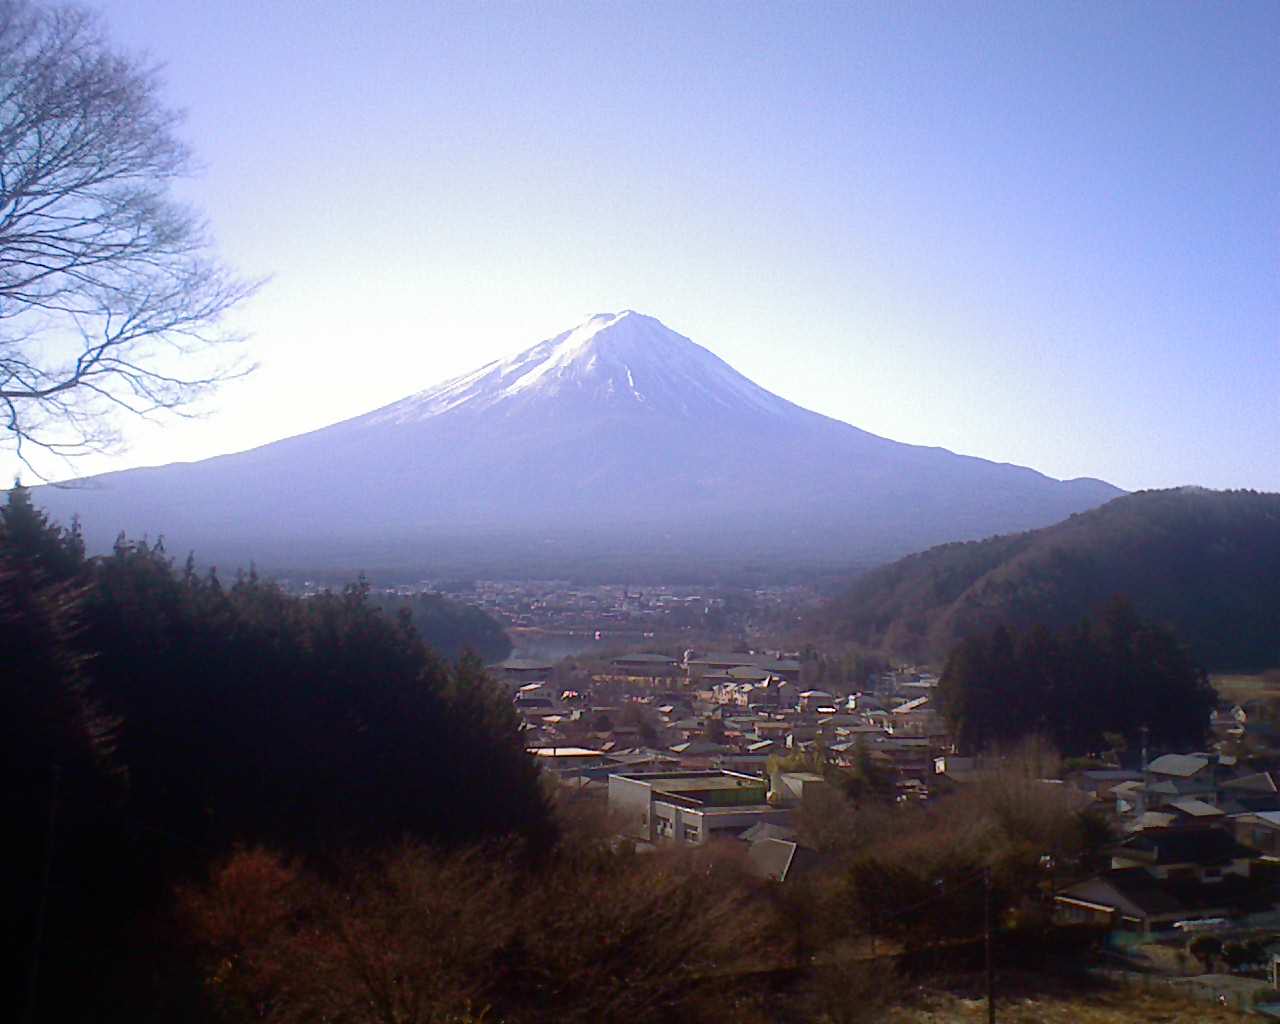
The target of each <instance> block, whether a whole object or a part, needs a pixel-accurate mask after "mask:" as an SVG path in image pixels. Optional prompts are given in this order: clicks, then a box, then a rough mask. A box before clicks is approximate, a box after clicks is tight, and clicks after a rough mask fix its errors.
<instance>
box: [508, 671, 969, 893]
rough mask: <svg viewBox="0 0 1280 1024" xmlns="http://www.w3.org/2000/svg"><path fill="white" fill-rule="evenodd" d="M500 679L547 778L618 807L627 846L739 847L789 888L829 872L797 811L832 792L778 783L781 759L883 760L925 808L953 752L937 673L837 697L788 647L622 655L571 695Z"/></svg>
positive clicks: (545, 680)
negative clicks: (798, 876) (816, 754)
mask: <svg viewBox="0 0 1280 1024" xmlns="http://www.w3.org/2000/svg"><path fill="white" fill-rule="evenodd" d="M493 671H494V674H495V675H496V676H497V677H498V678H500V679H504V680H505V681H506V682H507V685H508V686H509V687H510V689H511V692H512V700H513V704H514V706H515V709H516V711H517V713H518V714H519V715H520V718H521V721H522V728H523V731H524V737H525V741H526V746H527V747H528V749H529V750H530V753H531V754H532V756H534V757H536V758H537V759H538V761H539V763H540V764H541V765H542V767H543V770H544V771H546V772H547V773H549V774H551V775H553V776H554V777H556V778H558V779H559V781H560V782H561V783H562V784H563V785H566V786H571V787H573V788H574V789H575V790H576V791H578V792H579V793H581V794H582V795H584V796H592V795H594V796H597V797H599V798H600V799H602V800H606V801H607V802H608V804H609V806H610V809H611V810H613V811H615V812H617V813H616V815H615V817H616V818H617V820H619V821H620V822H621V823H622V830H623V835H625V836H626V837H627V838H629V839H631V840H634V841H635V842H637V843H640V844H658V843H664V842H674V843H685V844H691V845H701V844H705V843H707V842H710V841H712V840H715V839H720V838H734V839H740V840H742V841H743V842H746V843H747V844H748V846H749V851H748V855H749V858H750V862H751V863H752V864H754V865H756V866H757V868H758V870H759V871H760V873H761V874H762V875H767V876H769V877H773V878H777V879H780V880H782V879H785V878H787V877H791V876H792V875H793V874H794V873H795V872H796V871H800V870H807V869H809V868H810V867H813V866H815V865H817V864H818V863H819V862H820V858H818V857H817V856H816V854H815V853H814V851H812V850H808V849H806V848H805V847H803V846H802V845H801V844H800V843H799V842H798V841H797V838H796V827H795V826H796V820H795V815H796V812H797V810H798V809H799V808H800V807H801V806H802V805H803V804H804V802H805V801H806V800H810V799H813V796H814V794H815V793H817V792H821V791H822V790H824V789H825V787H826V782H825V780H824V779H823V778H822V777H821V776H819V775H816V774H812V773H809V772H775V773H773V775H772V776H770V774H769V772H768V765H769V763H770V759H771V758H773V757H775V755H777V756H779V757H784V758H785V757H788V756H789V755H793V754H805V753H808V752H811V751H813V750H814V749H815V748H817V747H821V749H822V750H823V752H824V755H825V757H826V758H827V759H828V760H830V761H832V762H834V763H835V764H837V765H839V764H847V765H850V766H852V765H853V764H854V762H855V760H856V759H858V758H861V757H870V758H872V759H873V760H874V761H875V762H876V763H877V764H878V766H879V767H880V768H881V769H882V770H883V775H884V777H886V778H888V779H889V780H890V781H891V782H892V783H893V784H894V785H895V786H896V787H897V790H898V793H899V797H900V798H901V799H904V800H906V799H920V798H924V797H925V796H927V794H928V785H929V780H930V777H931V776H932V775H933V774H934V763H933V761H934V757H935V755H937V754H938V753H940V752H941V751H943V750H945V749H946V748H947V747H948V745H949V743H950V739H949V737H948V735H947V732H946V729H945V727H944V724H943V721H942V718H941V716H940V715H939V714H938V713H937V712H936V711H935V710H934V708H933V707H932V704H933V700H932V693H933V688H934V687H935V686H936V685H937V678H936V677H934V676H932V675H930V674H928V673H919V672H914V671H902V672H896V673H889V674H886V675H884V676H882V677H879V678H876V679H873V680H870V681H869V683H870V685H869V686H868V688H867V689H866V690H865V691H860V692H857V693H855V694H852V695H842V696H837V695H835V694H833V693H831V692H828V691H826V690H822V689H817V688H814V687H808V688H806V687H805V685H804V684H803V683H802V682H801V680H802V678H803V675H804V673H803V672H802V665H801V662H800V660H799V658H798V657H797V656H795V655H790V656H788V655H786V654H784V653H782V652H777V651H774V652H760V653H750V652H748V653H715V652H711V653H700V652H695V651H688V652H685V654H684V656H683V657H681V658H673V657H669V656H666V655H660V654H628V655H622V656H619V657H617V658H614V659H612V661H611V662H610V663H609V665H608V666H605V667H604V668H603V669H602V671H600V672H598V673H596V674H595V675H594V676H592V677H591V678H590V679H589V680H581V681H578V682H575V683H574V684H572V685H571V686H569V687H566V686H565V685H564V684H563V683H559V684H557V683H554V682H552V677H553V667H552V666H550V665H547V664H540V663H538V662H533V661H518V662H511V661H508V662H506V663H504V664H502V665H500V666H495V667H494V669H493Z"/></svg>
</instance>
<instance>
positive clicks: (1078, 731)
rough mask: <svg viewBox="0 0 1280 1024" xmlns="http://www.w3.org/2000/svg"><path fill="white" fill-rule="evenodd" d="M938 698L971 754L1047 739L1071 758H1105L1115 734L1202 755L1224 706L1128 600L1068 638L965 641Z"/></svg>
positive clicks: (1004, 635)
mask: <svg viewBox="0 0 1280 1024" xmlns="http://www.w3.org/2000/svg"><path fill="white" fill-rule="evenodd" d="M938 689H939V698H940V700H941V702H942V704H943V707H944V709H945V712H946V714H947V717H948V718H949V720H950V722H951V725H952V728H953V730H954V733H955V736H956V739H957V742H958V744H959V745H960V746H961V747H962V748H965V749H968V750H982V749H985V748H991V747H998V746H1005V745H1009V744H1012V743H1015V742H1016V741H1018V740H1019V739H1021V738H1023V737H1025V736H1031V735H1039V736H1044V737H1047V738H1049V739H1050V740H1052V741H1053V743H1054V744H1055V745H1056V746H1057V747H1058V749H1060V750H1061V751H1062V752H1063V753H1066V754H1086V753H1090V752H1093V751H1097V750H1099V749H1101V748H1102V747H1103V746H1104V743H1105V740H1104V735H1105V734H1109V733H1115V734H1118V735H1121V736H1123V737H1125V738H1126V739H1127V740H1128V741H1129V743H1130V745H1131V746H1133V745H1135V744H1136V743H1137V742H1138V741H1139V735H1140V733H1141V731H1142V729H1143V728H1146V729H1147V730H1149V736H1150V739H1151V741H1152V742H1153V743H1154V744H1156V745H1157V746H1164V747H1168V748H1172V749H1178V748H1181V749H1194V748H1195V747H1197V746H1198V745H1199V744H1201V743H1202V742H1203V740H1204V737H1205V733H1206V731H1207V730H1208V726H1209V713H1210V712H1211V711H1212V709H1213V704H1214V699H1215V698H1214V691H1213V688H1212V687H1211V686H1210V684H1209V680H1208V676H1207V675H1206V674H1205V672H1204V670H1203V669H1202V668H1200V667H1199V666H1197V665H1196V663H1195V661H1194V660H1193V659H1192V657H1191V655H1190V653H1189V652H1188V650H1187V648H1186V647H1185V646H1183V645H1182V644H1181V643H1179V641H1178V639H1177V637H1176V636H1175V635H1174V634H1173V633H1172V632H1171V631H1170V630H1168V629H1166V628H1163V627H1161V626H1158V625H1156V624H1154V623H1150V622H1145V621H1143V620H1142V619H1141V618H1139V617H1138V615H1137V614H1136V613H1135V612H1134V610H1133V608H1132V607H1131V606H1130V605H1129V604H1128V603H1127V602H1125V601H1124V600H1122V599H1119V598H1116V599H1114V600H1113V601H1112V602H1111V603H1110V604H1109V605H1108V606H1107V607H1106V608H1105V609H1104V610H1103V611H1102V612H1101V614H1100V615H1099V616H1097V617H1096V618H1095V619H1088V618H1086V619H1084V620H1083V621H1082V622H1081V623H1080V624H1079V625H1077V626H1074V627H1071V628H1068V629H1063V630H1058V631H1053V630H1050V629H1048V628H1047V627H1045V626H1036V627H1033V628H1031V629H1029V630H1026V631H1025V632H1015V631H1014V630H1011V629H1008V628H1006V627H1004V626H1000V627H998V628H996V629H995V630H994V631H992V632H991V633H988V634H985V635H982V636H975V637H969V638H968V639H965V640H963V641H961V642H960V643H959V644H958V645H957V646H956V647H955V648H954V649H953V650H952V652H951V655H950V656H949V657H948V659H947V663H946V668H945V669H944V671H943V674H942V679H941V682H940V685H939V688H938Z"/></svg>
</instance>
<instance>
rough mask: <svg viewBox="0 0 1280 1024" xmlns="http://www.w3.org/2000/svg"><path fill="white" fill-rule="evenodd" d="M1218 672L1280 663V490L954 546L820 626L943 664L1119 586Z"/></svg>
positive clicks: (892, 574)
mask: <svg viewBox="0 0 1280 1024" xmlns="http://www.w3.org/2000/svg"><path fill="white" fill-rule="evenodd" d="M1117 594H1119V595H1123V596H1125V597H1127V598H1128V599H1129V600H1130V602H1131V603H1132V604H1133V606H1134V607H1135V608H1136V609H1137V611H1138V612H1139V613H1140V614H1141V615H1142V616H1143V617H1144V618H1147V619H1151V620H1153V621H1155V622H1159V623H1163V624H1166V625H1169V626H1172V627H1173V628H1174V629H1175V630H1176V632H1177V633H1178V635H1179V636H1180V637H1181V638H1183V639H1184V640H1185V641H1186V642H1187V643H1188V644H1189V645H1190V647H1191V650H1192V652H1193V653H1194V655H1195V657H1196V659H1197V660H1198V661H1199V662H1201V663H1202V664H1204V665H1206V666H1207V667H1209V668H1210V669H1215V670H1224V669H1256V668H1266V667H1270V666H1274V665H1277V664H1280V495H1276V494H1260V493H1257V492H1255V491H1209V490H1204V489H1202V488H1178V489H1174V490H1164V491H1143V492H1139V493H1137V494H1131V495H1126V496H1125V497H1122V498H1116V499H1115V500H1114V501H1111V502H1109V503H1108V504H1106V505H1104V506H1102V507H1101V508H1098V509H1094V510H1093V511H1090V512H1082V513H1079V514H1077V515H1073V516H1071V517H1070V518H1069V519H1067V520H1064V521H1063V522H1061V523H1057V524H1055V525H1054V526H1050V527H1046V528H1045V529H1041V530H1032V531H1030V532H1027V533H1020V534H1013V535H1009V536H1001V537H993V538H991V539H989V540H984V541H975V542H970V543H963V544H944V545H942V546H940V547H935V548H931V549H929V550H928V551H925V552H922V553H920V554H917V555H911V556H909V557H907V558H904V559H901V560H900V561H897V562H894V563H892V564H891V565H887V566H884V567H882V568H880V569H876V570H873V571H872V572H870V573H868V574H867V575H865V576H863V577H861V578H860V579H858V580H857V581H856V582H854V584H853V585H852V586H851V587H850V588H849V590H848V591H847V592H846V593H845V594H844V595H842V596H841V597H839V598H837V599H835V600H833V601H832V602H831V603H830V605H828V607H827V608H826V609H824V611H823V612H822V613H821V615H820V617H819V618H818V620H817V621H816V623H815V627H816V629H817V630H818V631H819V632H822V633H824V634H826V635H829V636H836V637H840V638H842V639H845V640H851V641H855V642H857V643H859V644H862V645H864V646H867V647H870V648H875V649H880V650H884V651H886V652H888V653H891V654H893V655H895V656H897V657H900V658H906V659H910V660H921V661H933V662H941V661H942V659H943V658H945V657H946V655H947V652H948V651H950V650H951V648H952V647H953V646H954V645H955V643H956V642H957V641H958V640H960V639H962V638H964V637H967V636H974V635H977V634H983V633H987V632H989V631H990V630H992V629H994V628H995V627H997V626H1002V625H1003V626H1008V627H1014V628H1026V627H1029V626H1032V625H1037V624H1044V625H1047V626H1054V627H1057V626H1065V625H1068V624H1071V623H1075V622H1078V621H1079V620H1080V619H1081V618H1082V617H1083V616H1084V615H1086V614H1088V613H1090V612H1092V611H1094V610H1096V609H1097V608H1098V607H1100V606H1101V605H1102V604H1104V603H1105V602H1106V601H1108V600H1109V599H1110V598H1111V597H1113V596H1115V595H1117Z"/></svg>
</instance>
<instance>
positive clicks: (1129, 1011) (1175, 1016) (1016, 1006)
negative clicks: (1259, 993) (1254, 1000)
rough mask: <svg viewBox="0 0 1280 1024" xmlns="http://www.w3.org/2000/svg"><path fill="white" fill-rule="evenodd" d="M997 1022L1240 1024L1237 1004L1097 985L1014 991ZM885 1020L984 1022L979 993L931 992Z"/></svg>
mask: <svg viewBox="0 0 1280 1024" xmlns="http://www.w3.org/2000/svg"><path fill="white" fill-rule="evenodd" d="M996 1019H997V1020H998V1021H999V1022H1000V1024H1243V1022H1244V1021H1247V1020H1257V1019H1258V1018H1257V1017H1250V1016H1248V1015H1246V1014H1243V1013H1239V1012H1237V1011H1235V1010H1224V1009H1221V1008H1219V1007H1216V1006H1211V1005H1207V1004H1204V1003H1192V1002H1188V1001H1186V1000H1182V999H1177V998H1171V997H1169V996H1165V995H1160V994H1156V993H1150V992H1134V991H1127V990H1123V989H1121V990H1115V991H1099V992H1091V993H1085V994H1081V995H1079V996H1072V997H1067V996H1036V997H1012V998H1009V999H1007V1000H1005V1001H1004V1002H1003V1003H1000V1002H998V1003H997V1004H996ZM882 1020H883V1024H986V1020H987V1004H986V1002H985V1001H984V1000H982V999H962V998H960V997H958V996H950V995H930V996H927V997H925V998H923V999H922V1000H921V1001H920V1003H919V1004H918V1005H916V1006H913V1007H910V1008H905V1007H899V1008H896V1009H893V1010H889V1011H887V1012H886V1013H885V1014H884V1017H883V1018H882Z"/></svg>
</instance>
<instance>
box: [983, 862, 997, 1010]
mask: <svg viewBox="0 0 1280 1024" xmlns="http://www.w3.org/2000/svg"><path fill="white" fill-rule="evenodd" d="M982 889H983V895H982V939H983V945H984V946H985V947H986V954H987V1024H996V971H995V961H994V960H992V958H991V868H990V867H987V868H984V869H983V871H982Z"/></svg>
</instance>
